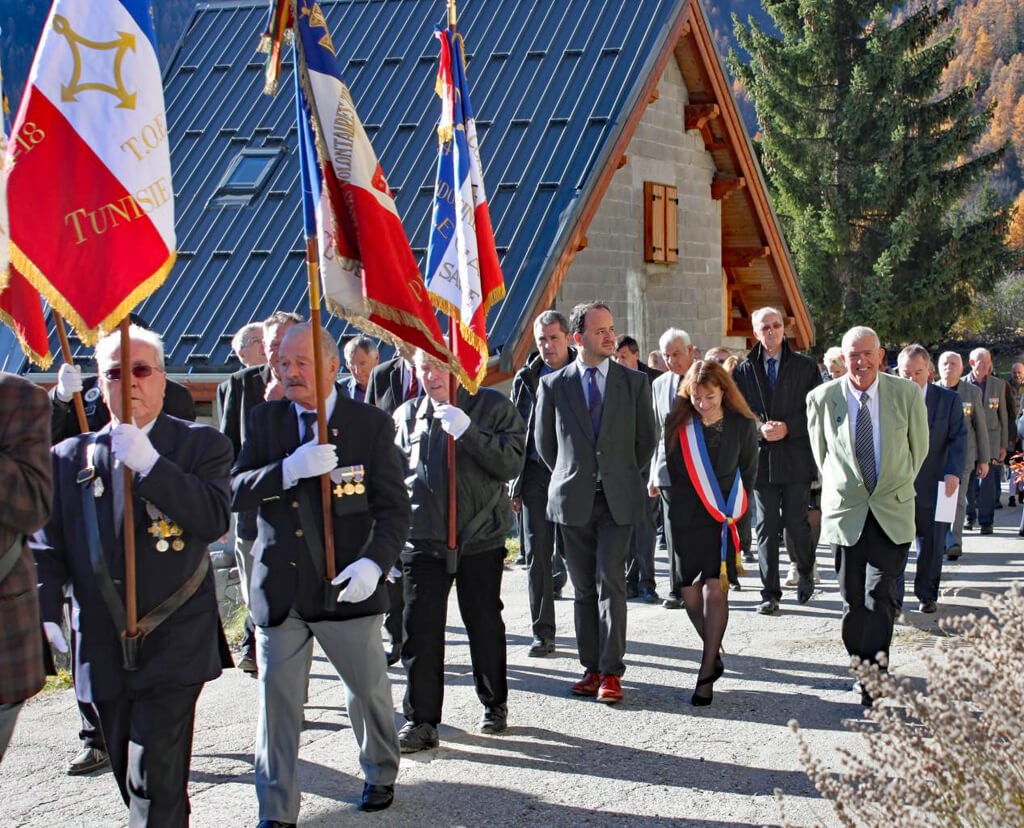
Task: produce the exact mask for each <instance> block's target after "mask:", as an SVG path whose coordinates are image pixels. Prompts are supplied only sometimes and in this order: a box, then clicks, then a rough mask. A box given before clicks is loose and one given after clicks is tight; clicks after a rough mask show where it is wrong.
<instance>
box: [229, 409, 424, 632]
mask: <svg viewBox="0 0 1024 828" xmlns="http://www.w3.org/2000/svg"><path fill="white" fill-rule="evenodd" d="M327 430H328V434H329V439H330V442H331V443H333V444H334V445H335V446H337V447H338V465H339V467H342V468H344V467H345V466H355V465H361V466H363V467H364V473H365V481H364V482H365V486H366V492H365V494H363V495H358V496H349V497H345V498H334V497H332V500H333V501H334V502H333V510H334V555H335V564H336V566H337V571H338V572H341V571H342V570H343V569H344V568H345V567H346V566H348V565H349V564H350V563H352V562H353V561H354V560H356V559H357V558H360V557H367V558H370V559H371V560H373V561H374V562H376V564H377V565H378V566H379V567H380V570H381V572H382V573H383V575H387V573H388V572H389V571H390V569H391V567H392V566H394V564H395V563H396V562H397V561H398V555H399V553H400V552H401V551H402V546H403V545H404V544H405V539H406V538H407V537H408V536H409V524H410V515H411V508H410V506H409V495H408V494H407V493H406V488H405V480H404V472H403V464H402V457H401V454H400V453H399V451H398V447H397V446H396V445H395V428H394V424H393V423H392V421H391V417H389V416H388V415H387V414H386V413H385V412H383V411H381V410H380V409H378V408H374V407H372V406H369V405H364V404H363V403H358V402H355V401H354V400H350V399H347V398H345V397H343V396H342V395H341V394H340V393H339V394H338V398H337V402H336V403H335V406H334V412H333V413H332V415H331V417H330V419H329V420H328V421H327ZM298 447H299V423H298V417H297V416H296V414H295V408H294V406H293V405H292V404H291V402H289V401H288V400H275V401H273V402H268V403H265V404H264V405H261V406H258V407H257V408H254V409H253V411H252V415H251V418H250V421H249V426H248V428H247V429H246V436H245V441H244V442H243V443H242V451H241V453H240V454H239V456H238V460H237V461H236V462H235V467H234V470H233V479H232V482H231V488H232V499H233V503H232V508H234V509H235V510H242V509H258V518H257V527H258V531H257V537H256V542H255V543H254V544H253V547H252V554H253V570H252V576H251V579H250V581H249V612H250V613H252V618H253V621H255V622H256V624H258V625H259V626H261V627H275V626H277V625H278V624H280V623H282V622H283V621H284V620H285V618H287V617H288V612H289V611H290V610H291V609H292V607H294V608H295V609H296V611H297V612H298V613H299V615H301V616H302V617H303V618H304V619H306V620H307V621H320V620H324V619H334V620H344V619H346V618H357V617H360V616H366V615H376V614H378V613H382V612H384V611H386V610H387V608H388V598H387V590H386V589H385V586H384V578H383V577H382V578H381V581H380V583H379V584H378V585H377V589H376V591H375V592H374V593H373V595H371V596H370V597H369V598H367V599H366V600H365V601H360V602H359V603H342V604H337V605H335V606H333V607H331V609H330V610H328V609H327V608H326V607H325V605H324V584H325V581H324V578H323V577H322V569H323V567H322V564H320V563H319V561H317V562H314V559H313V556H312V555H311V554H310V551H309V548H308V547H307V544H306V540H305V531H304V530H303V529H302V523H301V518H300V516H299V514H300V503H301V501H305V504H306V506H308V507H309V508H310V509H312V513H313V515H314V519H315V521H316V527H317V530H318V531H319V532H320V533H321V535H322V533H323V521H322V518H321V506H320V479H319V478H309V479H305V480H300V481H299V482H298V483H297V484H296V485H295V486H293V487H292V488H291V489H285V488H284V484H283V479H282V472H281V466H282V463H283V461H284V458H285V457H287V456H288V455H289V454H291V453H292V452H293V451H295V449H297V448H298ZM318 557H319V556H318ZM318 566H319V568H320V571H318V570H317V567H318Z"/></svg>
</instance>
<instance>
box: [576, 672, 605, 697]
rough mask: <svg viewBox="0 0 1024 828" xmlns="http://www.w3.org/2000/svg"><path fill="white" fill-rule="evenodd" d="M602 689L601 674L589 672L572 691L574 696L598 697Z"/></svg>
mask: <svg viewBox="0 0 1024 828" xmlns="http://www.w3.org/2000/svg"><path fill="white" fill-rule="evenodd" d="M600 689H601V676H600V674H599V673H592V672H590V670H587V672H585V673H584V674H583V678H582V679H580V680H579V681H577V682H576V683H575V684H574V685H573V686H572V687H571V688H570V690H571V691H572V694H573V695H574V696H596V695H597V691H598V690H600Z"/></svg>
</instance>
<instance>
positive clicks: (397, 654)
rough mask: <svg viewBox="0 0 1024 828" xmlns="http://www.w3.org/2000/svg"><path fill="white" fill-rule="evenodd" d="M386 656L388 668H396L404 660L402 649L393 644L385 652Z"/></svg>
mask: <svg viewBox="0 0 1024 828" xmlns="http://www.w3.org/2000/svg"><path fill="white" fill-rule="evenodd" d="M384 656H385V657H386V658H387V660H388V667H394V666H395V665H396V664H398V662H399V661H401V659H402V648H401V647H400V646H399V645H398V644H392V645H391V647H390V648H389V649H387V650H385V651H384Z"/></svg>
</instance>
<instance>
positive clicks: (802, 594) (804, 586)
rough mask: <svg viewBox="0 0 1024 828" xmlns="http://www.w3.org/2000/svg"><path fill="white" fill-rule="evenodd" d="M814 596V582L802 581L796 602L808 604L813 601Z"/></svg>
mask: <svg viewBox="0 0 1024 828" xmlns="http://www.w3.org/2000/svg"><path fill="white" fill-rule="evenodd" d="M812 595H814V581H811V580H806V581H805V580H804V579H803V578H801V579H800V583H799V584H797V587H796V602H797V603H798V604H806V603H807V602H808V601H810V600H811V596H812Z"/></svg>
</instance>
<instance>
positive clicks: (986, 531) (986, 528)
mask: <svg viewBox="0 0 1024 828" xmlns="http://www.w3.org/2000/svg"><path fill="white" fill-rule="evenodd" d="M993 531H994V530H993V529H992V524H991V523H983V524H981V534H983V535H991V534H992V532H993Z"/></svg>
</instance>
